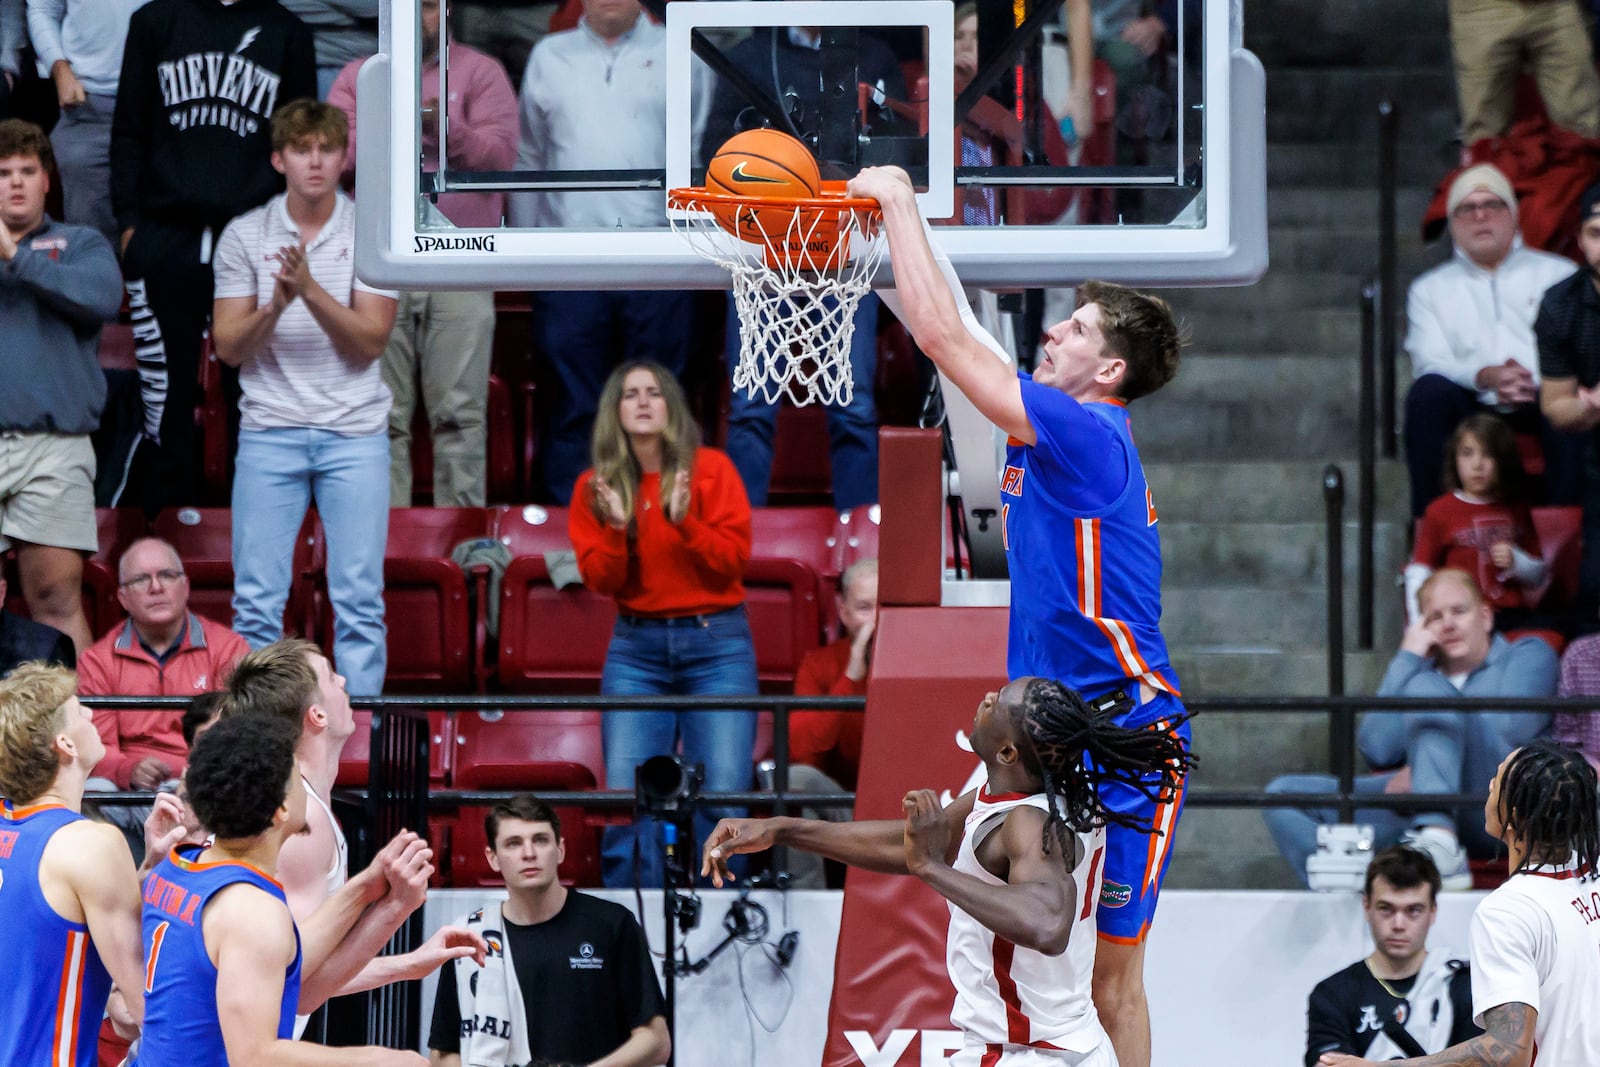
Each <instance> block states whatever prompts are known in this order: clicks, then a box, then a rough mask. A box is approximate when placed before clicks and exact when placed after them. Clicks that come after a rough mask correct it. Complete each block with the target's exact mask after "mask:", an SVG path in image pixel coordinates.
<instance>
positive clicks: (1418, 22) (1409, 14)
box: [1244, 0, 1450, 66]
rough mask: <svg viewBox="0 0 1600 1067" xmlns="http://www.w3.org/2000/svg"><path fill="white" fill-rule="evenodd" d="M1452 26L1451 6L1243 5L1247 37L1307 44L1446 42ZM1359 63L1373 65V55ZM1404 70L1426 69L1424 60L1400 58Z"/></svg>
mask: <svg viewBox="0 0 1600 1067" xmlns="http://www.w3.org/2000/svg"><path fill="white" fill-rule="evenodd" d="M1449 26H1450V16H1449V7H1448V4H1447V0H1409V2H1407V3H1404V4H1396V3H1393V2H1392V0H1339V2H1338V3H1336V4H1330V3H1328V2H1327V0H1245V2H1244V35H1245V43H1246V44H1249V43H1250V41H1251V39H1252V36H1263V35H1264V36H1269V37H1285V38H1287V37H1293V36H1302V37H1308V38H1316V37H1325V36H1338V37H1353V38H1357V39H1359V40H1360V41H1363V42H1366V43H1367V44H1368V46H1369V47H1381V45H1380V44H1379V41H1378V39H1379V38H1383V37H1402V36H1425V35H1432V36H1436V37H1440V38H1445V37H1446V35H1447V32H1448V30H1449ZM1356 58H1357V60H1358V61H1360V60H1365V61H1368V62H1375V61H1376V60H1375V59H1374V56H1373V53H1370V52H1363V53H1361V54H1359V55H1358V56H1357V57H1356ZM1400 59H1401V61H1402V62H1404V63H1406V64H1416V65H1418V66H1421V65H1423V61H1422V60H1421V59H1418V58H1415V57H1409V56H1401V57H1400Z"/></svg>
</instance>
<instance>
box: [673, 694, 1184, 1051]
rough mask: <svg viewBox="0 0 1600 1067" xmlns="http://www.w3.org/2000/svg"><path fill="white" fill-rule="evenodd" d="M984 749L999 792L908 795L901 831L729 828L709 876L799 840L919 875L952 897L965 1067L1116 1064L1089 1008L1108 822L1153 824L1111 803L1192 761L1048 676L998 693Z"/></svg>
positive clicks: (710, 859) (949, 948)
mask: <svg viewBox="0 0 1600 1067" xmlns="http://www.w3.org/2000/svg"><path fill="white" fill-rule="evenodd" d="M971 739H972V750H973V751H974V752H975V753H977V755H978V756H979V758H980V759H982V760H983V764H984V769H985V771H986V772H987V774H988V781H987V783H986V784H985V785H983V786H982V787H980V788H978V789H975V790H973V791H972V792H970V793H966V794H965V795H963V796H962V797H961V798H960V799H958V800H956V801H954V802H953V803H951V805H950V806H949V807H948V808H943V809H941V808H940V807H939V801H938V800H937V799H936V798H935V796H934V794H933V793H932V792H930V791H929V790H926V789H922V790H917V791H915V792H912V793H908V794H906V797H905V801H904V806H905V812H906V817H905V820H904V821H903V822H902V821H899V820H893V819H888V820H882V821H876V822H849V823H834V822H824V821H821V820H816V819H794V818H776V819H724V820H723V821H722V822H720V823H718V824H717V827H716V829H715V830H713V831H712V833H711V836H710V837H709V838H707V840H706V844H705V852H704V857H703V860H702V873H703V874H707V875H710V876H711V878H712V880H713V882H715V883H716V884H717V885H718V886H720V885H722V884H723V882H724V881H725V880H728V879H730V878H731V877H732V876H731V875H730V874H729V873H728V866H727V864H728V859H729V858H730V857H731V856H734V855H737V854H739V853H745V852H759V851H761V850H763V849H767V848H770V847H772V846H774V845H787V846H789V847H790V848H798V849H802V850H804V851H806V852H814V853H816V854H818V855H821V856H826V857H828V858H830V859H834V860H839V861H840V862H843V863H848V864H851V865H853V866H856V867H861V868H864V869H866V870H871V871H879V872H883V873H890V874H914V875H916V876H917V877H919V878H921V879H922V880H923V881H925V882H927V883H928V884H929V885H930V886H932V887H933V888H934V889H935V890H937V891H938V893H939V894H940V895H941V896H943V897H944V898H945V899H946V900H948V901H949V902H950V929H949V933H948V935H947V937H946V941H945V962H946V965H947V966H948V967H949V970H950V981H951V982H952V983H953V984H954V985H955V987H956V1000H955V1006H954V1008H952V1010H951V1012H950V1021H951V1022H952V1023H954V1024H955V1025H956V1027H958V1028H959V1029H960V1030H961V1031H962V1034H963V1035H964V1038H965V1044H964V1045H963V1047H962V1049H961V1050H960V1051H959V1052H957V1053H956V1055H955V1056H954V1057H953V1058H952V1059H951V1063H952V1065H954V1067H980V1065H981V1067H1068V1065H1070V1067H1115V1065H1116V1063H1117V1058H1116V1054H1115V1052H1114V1051H1113V1049H1112V1046H1111V1042H1110V1039H1109V1038H1108V1037H1107V1035H1106V1032H1105V1030H1104V1029H1102V1027H1101V1024H1100V1019H1099V1016H1098V1015H1097V1013H1096V1011H1095V1005H1094V1003H1093V1002H1092V1000H1091V998H1090V976H1091V974H1092V971H1093V968H1094V957H1095V947H1096V939H1095V938H1094V937H1092V936H1089V935H1090V933H1091V932H1092V930H1093V928H1094V927H1093V925H1092V924H1093V921H1094V914H1095V910H1096V908H1097V906H1098V904H1099V901H1100V894H1099V880H1100V876H1101V872H1102V871H1103V870H1104V864H1105V857H1106V844H1105V826H1106V825H1107V824H1111V825H1116V826H1120V827H1123V828H1125V829H1128V830H1129V831H1131V832H1146V833H1148V832H1149V831H1150V827H1149V825H1148V823H1140V822H1139V820H1138V818H1137V817H1136V816H1132V815H1128V814H1126V813H1123V812H1117V811H1113V810H1110V809H1109V808H1107V807H1106V805H1105V804H1104V802H1103V799H1102V796H1101V791H1102V789H1103V788H1104V786H1105V785H1106V784H1108V783H1111V782H1122V783H1125V784H1127V786H1128V787H1129V788H1132V789H1149V790H1150V791H1151V792H1152V793H1154V792H1156V791H1157V790H1159V789H1161V788H1163V784H1164V782H1165V783H1166V784H1170V780H1171V779H1173V778H1176V776H1178V775H1180V774H1182V773H1183V771H1184V770H1185V769H1186V768H1187V766H1188V763H1189V753H1188V750H1187V748H1186V746H1185V744H1184V742H1183V741H1182V740H1181V739H1180V738H1179V737H1178V736H1177V735H1176V734H1174V733H1173V732H1172V731H1156V730H1143V729H1127V728H1125V727H1121V726H1117V725H1115V724H1114V723H1112V722H1111V721H1110V718H1109V715H1108V714H1107V713H1106V712H1105V711H1096V710H1094V709H1092V708H1090V707H1089V706H1088V705H1086V704H1085V703H1084V701H1083V700H1082V698H1081V697H1079V696H1078V694H1076V693H1074V692H1072V691H1071V690H1069V689H1067V688H1066V687H1064V686H1063V685H1062V684H1061V683H1060V682H1055V681H1050V680H1047V679H1043V678H1019V679H1017V680H1016V681H1014V682H1011V683H1010V684H1009V685H1007V686H1006V687H1005V688H1004V689H1002V690H1001V691H1000V692H999V693H990V694H989V695H988V696H986V697H985V698H984V699H983V703H981V704H979V705H978V711H977V714H976V715H975V716H974V717H973V722H972V734H971ZM1091 760H1092V761H1093V762H1092V764H1091V763H1090V761H1091ZM1146 783H1153V784H1146ZM1079 923H1087V924H1090V925H1088V926H1086V927H1078V926H1077V924H1079ZM1075 927H1076V928H1075Z"/></svg>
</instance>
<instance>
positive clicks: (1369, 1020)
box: [1305, 960, 1483, 1067]
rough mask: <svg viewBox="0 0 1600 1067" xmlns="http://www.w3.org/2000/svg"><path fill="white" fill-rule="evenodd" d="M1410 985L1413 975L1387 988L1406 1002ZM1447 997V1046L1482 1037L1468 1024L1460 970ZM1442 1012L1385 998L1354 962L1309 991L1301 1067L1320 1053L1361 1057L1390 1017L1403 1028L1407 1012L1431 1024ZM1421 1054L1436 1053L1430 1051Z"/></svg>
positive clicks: (1465, 973) (1466, 976) (1467, 993)
mask: <svg viewBox="0 0 1600 1067" xmlns="http://www.w3.org/2000/svg"><path fill="white" fill-rule="evenodd" d="M1416 980H1417V979H1416V975H1412V976H1411V977H1410V978H1391V979H1390V980H1389V988H1390V989H1393V990H1394V991H1395V992H1396V993H1399V994H1400V995H1401V996H1402V997H1409V996H1410V995H1411V987H1412V986H1413V985H1415V984H1416ZM1449 995H1450V1005H1451V1007H1452V1008H1453V1009H1454V1012H1453V1015H1452V1017H1451V1029H1450V1045H1458V1044H1460V1043H1461V1042H1463V1041H1466V1040H1469V1039H1470V1038H1473V1037H1476V1036H1477V1035H1478V1034H1481V1033H1483V1031H1482V1030H1480V1029H1478V1027H1476V1026H1475V1025H1473V1022H1472V972H1471V971H1470V970H1468V969H1467V967H1466V966H1465V965H1462V966H1461V967H1460V968H1459V969H1457V971H1456V973H1455V974H1454V975H1452V976H1451V978H1450V984H1449ZM1442 1007H1443V1006H1442V1005H1439V1004H1433V1003H1429V1004H1412V1003H1411V1002H1410V1001H1408V1000H1403V999H1399V998H1396V997H1393V996H1390V995H1389V990H1388V989H1385V988H1384V986H1383V983H1382V982H1380V981H1378V980H1377V979H1376V978H1374V977H1373V976H1372V971H1371V970H1370V969H1368V967H1367V962H1366V960H1357V961H1356V962H1354V963H1352V964H1351V965H1350V966H1348V967H1346V968H1345V969H1344V970H1342V971H1339V972H1338V973H1337V974H1333V975H1330V976H1328V977H1327V978H1324V979H1323V980H1322V981H1320V982H1318V983H1317V987H1316V988H1315V989H1313V990H1312V991H1311V998H1310V1000H1309V1002H1308V1003H1307V1011H1306V1056H1305V1063H1306V1067H1315V1065H1316V1063H1317V1060H1318V1059H1319V1058H1320V1057H1321V1056H1322V1054H1323V1053H1324V1052H1344V1053H1348V1054H1349V1055H1351V1056H1364V1055H1366V1052H1367V1046H1369V1045H1371V1044H1372V1042H1373V1041H1374V1040H1375V1039H1376V1038H1377V1036H1378V1035H1379V1034H1380V1033H1382V1032H1383V1021H1384V1020H1385V1019H1387V1018H1391V1017H1392V1018H1393V1019H1394V1020H1395V1021H1396V1022H1398V1023H1400V1025H1401V1026H1404V1025H1405V1023H1406V1019H1407V1016H1408V1013H1409V1012H1411V1011H1413V1010H1415V1011H1422V1012H1428V1013H1430V1014H1432V1016H1433V1017H1434V1018H1437V1017H1438V1015H1439V1011H1440V1010H1441V1008H1442ZM1446 1047H1449V1046H1448V1045H1447V1046H1446ZM1427 1051H1428V1052H1439V1051H1441V1050H1440V1049H1436V1048H1430V1049H1428V1050H1427Z"/></svg>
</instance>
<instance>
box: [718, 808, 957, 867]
mask: <svg viewBox="0 0 1600 1067" xmlns="http://www.w3.org/2000/svg"><path fill="white" fill-rule="evenodd" d="M929 795H930V796H931V795H932V794H931V793H930V794H929ZM976 796H977V792H976V791H975V790H974V791H973V792H971V793H967V794H966V795H965V796H962V797H960V798H958V799H957V800H955V801H954V802H952V803H951V805H950V806H949V807H948V808H945V809H943V812H944V818H946V819H947V820H949V821H950V822H951V823H952V824H953V826H954V828H955V829H954V835H955V840H956V843H957V844H959V843H960V839H961V838H960V831H961V825H962V823H963V822H964V821H965V820H966V817H967V814H968V813H969V812H971V811H972V803H973V799H974V797H976ZM775 845H783V846H785V847H786V848H797V849H799V850H800V851H802V852H811V853H814V854H816V855H818V856H823V857H826V858H827V859H830V860H838V861H839V862H840V863H846V864H849V865H850V866H852V867H859V868H861V869H862V870H866V871H877V872H878V873H880V874H909V873H911V872H910V871H908V870H907V869H906V846H905V823H904V822H902V821H900V820H898V819H874V820H867V821H860V820H858V821H855V822H827V821H825V820H822V819H796V818H792V817H790V816H783V817H780V818H775V819H723V820H722V821H721V822H719V823H718V824H717V826H716V829H714V830H712V831H711V836H710V837H708V838H706V844H705V850H704V853H703V858H702V861H701V865H700V873H701V874H702V875H708V876H710V878H711V881H712V884H714V885H716V886H717V887H719V888H720V887H721V886H722V884H723V883H724V882H731V881H733V875H732V874H730V873H729V871H728V860H729V858H730V857H733V856H737V855H741V854H743V853H749V852H765V851H766V850H767V849H769V848H772V847H773V846H775Z"/></svg>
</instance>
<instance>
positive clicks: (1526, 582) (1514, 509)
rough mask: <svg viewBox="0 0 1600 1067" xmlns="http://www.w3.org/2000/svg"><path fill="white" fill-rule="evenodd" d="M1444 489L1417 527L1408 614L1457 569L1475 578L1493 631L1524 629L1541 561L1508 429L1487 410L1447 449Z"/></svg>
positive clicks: (1462, 426)
mask: <svg viewBox="0 0 1600 1067" xmlns="http://www.w3.org/2000/svg"><path fill="white" fill-rule="evenodd" d="M1444 484H1445V490H1446V491H1445V493H1444V495H1442V496H1440V497H1438V498H1437V499H1435V500H1434V501H1433V503H1431V504H1429V505H1428V509H1427V510H1426V511H1425V512H1423V515H1422V520H1421V522H1420V523H1419V524H1418V526H1417V544H1416V549H1415V550H1414V551H1413V552H1412V556H1411V563H1410V564H1408V565H1407V567H1406V608H1407V615H1408V617H1409V618H1410V619H1411V620H1413V621H1415V620H1416V618H1417V590H1418V589H1420V588H1422V583H1423V582H1425V581H1426V580H1427V579H1428V576H1429V575H1430V574H1432V573H1433V572H1434V571H1436V570H1438V569H1440V568H1441V567H1456V568H1459V569H1461V570H1463V571H1466V572H1467V573H1468V574H1470V575H1472V576H1473V577H1474V578H1475V579H1476V580H1477V583H1478V588H1479V589H1480V590H1482V592H1483V596H1484V599H1485V600H1486V601H1487V602H1488V604H1489V606H1490V607H1491V608H1493V609H1494V619H1495V629H1497V630H1500V631H1501V632H1504V631H1506V630H1512V629H1516V628H1517V627H1519V626H1522V625H1525V624H1526V623H1527V622H1528V620H1529V616H1530V615H1531V614H1532V611H1533V608H1534V607H1535V603H1536V597H1535V594H1536V592H1537V591H1538V587H1539V585H1540V583H1541V582H1543V581H1544V574H1545V563H1544V559H1543V557H1542V556H1541V555H1540V549H1539V535H1538V533H1537V532H1536V531H1535V530H1534V528H1533V518H1532V516H1531V515H1530V513H1529V511H1528V504H1527V499H1526V497H1525V496H1524V485H1525V478H1524V475H1523V472H1522V460H1521V459H1520V458H1519V457H1518V455H1517V443H1516V439H1515V438H1514V437H1513V436H1512V433H1511V428H1510V427H1508V426H1507V425H1506V424H1505V423H1504V422H1502V421H1501V420H1500V419H1498V418H1496V417H1495V416H1493V415H1490V414H1487V413H1479V414H1477V415H1470V416H1468V417H1467V418H1466V419H1464V420H1462V422H1461V424H1460V425H1459V426H1457V427H1456V431H1455V433H1453V434H1451V435H1450V440H1449V442H1448V443H1447V444H1446V445H1445V464H1444Z"/></svg>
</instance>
